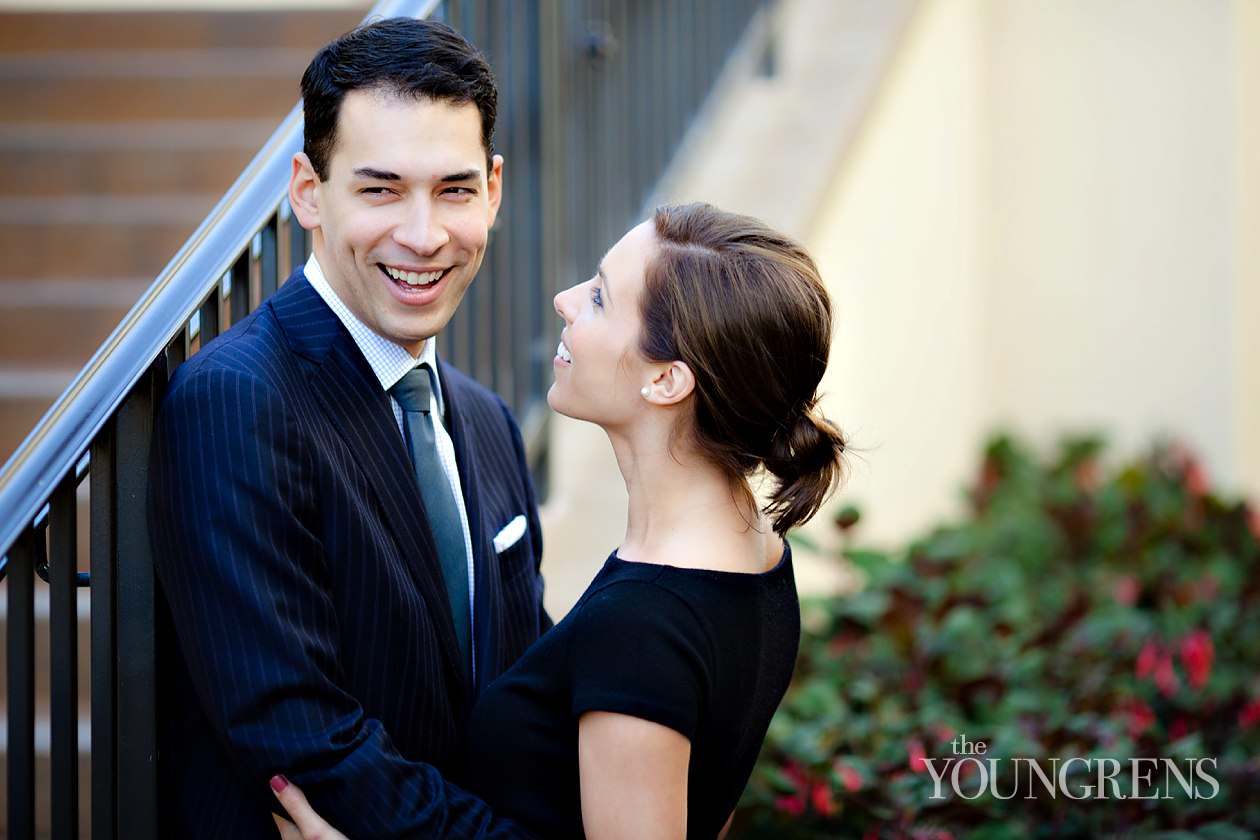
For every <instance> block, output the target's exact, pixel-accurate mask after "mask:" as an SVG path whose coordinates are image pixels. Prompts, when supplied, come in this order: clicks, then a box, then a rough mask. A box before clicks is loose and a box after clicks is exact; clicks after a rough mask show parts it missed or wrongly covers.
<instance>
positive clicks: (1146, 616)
mask: <svg viewBox="0 0 1260 840" xmlns="http://www.w3.org/2000/svg"><path fill="white" fill-rule="evenodd" d="M1101 455H1102V445H1101V443H1100V442H1099V441H1097V440H1095V439H1077V440H1071V441H1067V442H1065V443H1064V444H1062V446H1061V447H1060V449H1059V451H1058V452H1057V454H1056V455H1055V456H1054V457H1053V458H1049V459H1045V460H1044V461H1038V459H1037V458H1036V457H1034V455H1032V454H1031V453H1030V452H1029V451H1028V449H1027V448H1026V447H1024V446H1022V445H1021V444H1019V443H1018V442H1016V441H1014V440H1012V439H1010V438H1008V437H1000V438H997V439H995V440H994V441H992V442H991V443H990V444H989V446H988V447H987V450H986V452H985V456H984V459H983V464H982V466H981V469H980V473H979V476H978V478H977V480H976V484H975V486H974V488H972V489H971V491H970V493H969V497H970V504H971V515H970V516H969V517H968V518H967V519H966V520H965V521H962V522H958V523H956V524H952V525H948V526H946V527H940V528H937V529H936V530H934V531H933V532H932V533H930V534H929V535H927V536H926V537H924V538H922V539H920V540H917V541H915V542H913V543H912V544H911V545H910V546H909V547H908V548H907V549H905V550H904V551H903V552H900V553H898V554H897V555H895V556H890V555H886V554H883V553H880V552H876V551H869V550H860V549H850V550H847V551H846V552H845V554H846V557H847V559H848V561H849V562H851V563H853V564H855V565H856V566H857V567H859V568H860V569H861V570H862V571H863V572H864V573H865V575H866V577H867V585H866V586H865V587H864V589H863V590H862V591H860V592H857V593H856V594H847V595H843V596H838V597H834V598H830V599H827V600H823V601H818V602H807V603H806V604H805V605H804V606H803V617H804V620H805V626H806V629H805V632H804V637H803V639H802V642H801V651H800V659H799V661H798V663H797V671H796V676H795V679H794V681H793V684H792V687H791V689H790V690H789V692H788V696H787V697H786V698H785V699H784V702H783V704H782V706H781V707H780V709H779V712H778V714H777V715H776V716H775V719H774V721H773V723H772V724H771V728H770V732H769V735H768V737H767V739H766V744H765V747H764V749H763V751H762V755H761V758H760V760H759V763H758V765H757V768H756V770H755V772H754V775H753V779H752V781H751V783H750V784H749V787H748V790H747V792H746V793H745V796H744V799H743V801H742V802H741V805H740V809H739V810H738V811H737V812H736V821H735V827H734V830H733V831H732V832H731V835H730V836H731V837H733V838H760V837H774V838H793V837H800V838H803V837H810V838H812V837H872V838H875V837H879V838H884V837H890V838H902V837H912V838H982V839H983V840H989V839H990V838H1008V837H1009V838H1016V837H1093V836H1158V837H1179V836H1185V837H1190V836H1197V837H1219V838H1233V837H1251V836H1254V835H1253V832H1254V831H1256V830H1260V668H1258V667H1257V666H1258V665H1260V574H1258V571H1260V547H1258V539H1257V534H1258V532H1260V519H1258V518H1257V516H1256V514H1255V512H1254V511H1252V510H1251V509H1249V508H1248V507H1247V505H1246V504H1244V503H1242V502H1238V501H1230V500H1226V499H1224V498H1222V497H1221V496H1220V495H1218V494H1217V493H1215V492H1213V491H1212V490H1211V489H1210V488H1209V487H1208V486H1207V483H1206V481H1205V480H1204V476H1203V472H1202V470H1201V468H1200V467H1199V466H1198V464H1197V463H1196V462H1195V461H1194V460H1193V458H1192V457H1191V456H1190V455H1189V453H1187V452H1186V451H1185V450H1184V449H1182V448H1180V447H1178V446H1173V445H1161V446H1158V447H1156V448H1155V449H1154V450H1153V451H1152V452H1151V454H1149V455H1148V456H1146V457H1144V458H1142V459H1140V460H1138V461H1136V462H1134V463H1131V464H1128V465H1126V466H1123V467H1121V468H1118V469H1114V470H1111V471H1110V472H1109V474H1107V475H1104V474H1103V473H1104V467H1103V466H1102V461H1101ZM841 519H842V520H843V522H842V524H844V525H851V524H852V523H853V521H854V520H855V519H856V516H855V513H854V512H853V511H852V510H846V511H845V512H844V515H843V516H842V517H841ZM962 736H965V738H966V742H967V743H968V744H971V745H975V744H978V743H979V742H984V744H985V746H986V753H985V754H984V755H983V756H979V755H977V756H975V759H976V760H972V761H962V759H963V758H965V757H966V756H965V755H964V754H963V751H962V750H963V742H961V741H960V740H959V739H960V737H962ZM1074 756H1076V757H1081V758H1083V759H1088V760H1090V761H1091V762H1092V763H1090V764H1085V763H1084V762H1081V761H1078V762H1075V765H1074V769H1073V771H1072V772H1070V773H1068V774H1067V776H1065V778H1066V779H1068V781H1067V782H1065V783H1064V784H1065V786H1064V787H1062V788H1059V787H1058V786H1057V785H1055V782H1054V779H1053V773H1054V769H1055V767H1059V768H1062V767H1063V763H1062V762H1064V761H1066V759H1068V758H1069V757H1074ZM1134 757H1153V758H1167V759H1172V760H1173V763H1174V764H1176V763H1178V761H1182V762H1184V761H1185V760H1186V759H1189V758H1200V759H1205V758H1209V757H1210V758H1212V759H1215V764H1214V765H1211V764H1209V765H1206V767H1207V770H1206V772H1207V773H1209V774H1210V775H1212V776H1213V777H1214V778H1215V780H1216V781H1217V782H1218V784H1219V791H1218V792H1216V795H1215V796H1212V797H1211V798H1208V796H1209V794H1211V793H1212V792H1213V791H1212V790H1211V789H1210V788H1209V787H1207V786H1206V785H1203V784H1199V785H1198V786H1197V787H1195V788H1194V793H1195V796H1191V795H1190V794H1189V793H1187V791H1186V790H1185V789H1184V787H1183V786H1181V785H1178V784H1177V782H1176V780H1175V778H1174V779H1173V780H1172V781H1171V782H1169V783H1168V784H1167V785H1164V784H1162V783H1163V782H1164V781H1165V778H1164V777H1165V776H1166V775H1167V770H1166V766H1165V765H1164V764H1160V765H1158V767H1159V768H1160V769H1158V770H1157V772H1156V773H1155V774H1154V778H1153V782H1154V787H1152V786H1151V785H1149V784H1147V785H1144V784H1143V782H1146V781H1148V778H1147V777H1142V776H1141V775H1140V774H1139V779H1138V781H1137V782H1136V784H1137V787H1136V788H1134V787H1133V786H1132V785H1133V784H1134V779H1133V773H1132V772H1131V771H1132V769H1133V768H1134V766H1135V765H1134V764H1133V763H1132V762H1131V761H1130V759H1132V758H1134ZM1104 758H1106V759H1114V760H1115V761H1116V766H1118V767H1119V768H1120V769H1121V772H1120V773H1119V774H1118V775H1115V776H1114V779H1115V780H1116V781H1115V782H1109V783H1108V786H1107V787H1106V788H1103V787H1102V785H1097V786H1095V788H1094V793H1093V795H1090V792H1089V791H1090V789H1089V788H1085V787H1082V786H1083V785H1086V784H1089V783H1090V782H1095V781H1097V780H1096V778H1095V777H1094V774H1095V773H1096V772H1098V770H1097V768H1099V767H1103V766H1107V765H1106V764H1105V762H1102V761H1101V759H1104ZM945 759H952V760H953V763H954V764H958V765H959V767H958V769H959V770H960V771H961V772H960V773H959V775H958V777H957V778H958V780H959V781H958V783H957V784H958V789H957V790H955V789H954V785H953V783H952V782H951V776H950V775H949V774H948V772H945V771H946V768H947V767H948V768H949V769H953V764H948V765H947V764H946V762H945ZM989 759H993V760H995V762H996V763H990V764H988V765H987V769H988V770H989V771H990V772H989V773H988V774H987V775H988V776H989V777H990V778H991V780H992V781H993V782H994V783H995V784H990V785H987V786H986V785H984V784H983V782H984V776H985V775H986V774H985V773H984V772H983V771H982V770H981V768H980V767H979V766H978V765H981V764H983V763H984V762H986V761H988V760H989ZM1016 759H1018V760H1016ZM1029 759H1031V760H1034V761H1035V762H1037V763H1038V766H1039V767H1042V768H1046V769H1047V770H1048V772H1049V773H1050V774H1051V776H1052V781H1051V785H1052V786H1054V793H1055V795H1051V787H1047V786H1046V785H1044V784H1042V783H1040V782H1036V781H1034V780H1035V778H1036V777H1034V776H1032V775H1031V768H1029V767H1028V760H1029ZM929 762H931V764H930V768H931V769H932V770H934V771H937V772H938V773H940V775H941V776H942V784H939V785H938V784H937V783H936V782H935V781H934V779H933V775H934V774H933V772H929ZM1021 762H1023V764H1022V765H1021ZM1021 766H1022V767H1023V772H1017V771H1016V770H1014V769H1013V768H1019V767H1021ZM1136 766H1137V767H1138V768H1139V769H1141V767H1142V764H1141V763H1139V764H1138V765H1136ZM1178 766H1179V767H1180V768H1182V769H1188V768H1189V766H1190V765H1189V764H1186V763H1180V764H1178ZM1200 766H1201V768H1202V767H1203V766H1204V765H1200ZM1146 767H1147V768H1148V769H1149V768H1150V767H1151V764H1150V763H1148V764H1147V765H1146ZM1199 781H1203V780H1202V778H1201V777H1200V780H1199ZM1100 789H1105V790H1106V791H1107V792H1108V794H1109V795H1106V796H1105V797H1104V796H1100V795H1099V794H1098V791H1099V790H1100ZM995 791H996V793H997V795H996V796H995V795H994V793H995ZM1068 791H1075V795H1077V796H1081V798H1080V799H1073V798H1071V797H1070V796H1069V795H1068ZM1135 792H1136V793H1137V794H1138V795H1141V796H1150V795H1151V794H1152V793H1153V794H1155V795H1156V796H1157V797H1158V798H1143V799H1136V798H1132V796H1131V794H1133V793H1135ZM1012 793H1014V794H1016V795H1014V796H1011V798H1009V799H1004V798H998V797H999V796H1001V797H1006V796H1008V795H1009V794H1012ZM1082 794H1085V795H1083V796H1082Z"/></svg>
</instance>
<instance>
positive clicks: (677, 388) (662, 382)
mask: <svg viewBox="0 0 1260 840" xmlns="http://www.w3.org/2000/svg"><path fill="white" fill-rule="evenodd" d="M695 388H696V375H695V374H694V373H692V372H691V367H690V366H688V364H687V363H686V362H678V361H674V362H670V363H669V364H668V365H666V366H664V367H663V368H661V369H660V370H659V371H658V372H657V374H656V378H655V379H653V380H652V384H651V386H650V387H649V389H648V393H647V394H645V395H644V396H645V397H647V399H648V400H650V401H652V402H654V403H656V404H658V405H676V404H677V403H680V402H682V401H683V400H685V399H687V397H689V396H691V392H692V391H694V390H695Z"/></svg>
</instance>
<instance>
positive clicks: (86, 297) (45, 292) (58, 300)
mask: <svg viewBox="0 0 1260 840" xmlns="http://www.w3.org/2000/svg"><path fill="white" fill-rule="evenodd" d="M146 286H147V283H145V282H142V281H136V280H125V279H124V280H111V279H108V278H106V279H96V280H92V279H74V280H47V279H45V280H9V281H6V282H4V283H3V284H0V296H2V300H3V304H2V305H0V368H5V367H8V368H17V367H24V366H29V365H45V366H47V365H54V366H58V367H67V368H69V367H82V366H83V365H84V364H85V363H86V362H87V360H88V359H90V358H91V357H92V354H93V353H94V352H96V349H97V348H98V347H99V346H100V345H101V344H102V342H104V341H105V339H106V338H107V337H108V336H109V334H110V333H111V332H113V330H114V328H115V327H116V326H117V325H118V322H119V321H120V320H122V317H123V315H125V314H126V313H127V310H129V309H130V308H131V307H132V305H133V304H135V302H136V301H137V300H139V299H140V296H141V294H143V292H144V290H145V288H146Z"/></svg>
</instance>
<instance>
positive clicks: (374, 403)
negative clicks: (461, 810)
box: [273, 274, 475, 700]
mask: <svg viewBox="0 0 1260 840" xmlns="http://www.w3.org/2000/svg"><path fill="white" fill-rule="evenodd" d="M295 279H298V280H300V282H292V281H293V280H295ZM291 286H292V287H293V288H292V289H290V287H291ZM286 293H287V294H286ZM273 301H274V302H275V306H276V315H277V318H278V319H279V320H280V322H281V325H282V326H283V327H284V329H285V334H286V336H287V337H288V339H289V341H290V344H291V346H292V347H293V349H294V352H296V353H298V354H299V355H301V356H303V357H305V358H306V359H307V360H308V361H309V362H310V363H311V365H312V376H311V391H312V393H313V394H314V395H315V397H316V399H317V400H318V401H319V403H320V405H321V407H322V408H323V410H324V412H325V414H327V416H328V419H329V421H330V423H331V425H332V426H333V428H335V429H336V430H337V433H338V434H339V435H340V436H341V439H342V440H343V441H344V442H345V444H346V446H348V447H349V448H350V450H351V452H352V453H353V454H354V460H355V462H356V463H357V465H358V467H359V468H360V469H362V470H363V472H364V474H365V475H366V476H367V483H368V485H369V486H371V488H372V490H373V492H375V494H376V498H377V501H378V503H379V505H380V510H381V511H382V512H383V519H384V521H385V524H386V526H387V527H388V528H389V529H390V531H392V533H393V534H394V537H395V539H396V541H397V544H398V548H399V551H400V553H401V555H402V558H403V561H404V563H405V564H406V566H407V568H408V570H409V571H410V573H411V576H412V579H413V581H414V582H415V584H416V587H417V588H418V589H419V591H420V592H421V594H422V596H423V597H424V600H425V603H426V604H427V605H428V607H429V611H430V614H431V615H433V617H434V621H433V629H434V632H435V633H436V634H437V636H438V639H439V641H440V643H441V647H442V651H443V654H444V658H445V660H446V665H447V668H448V669H449V671H450V673H451V674H452V677H453V678H452V679H451V680H450V683H451V684H452V685H455V686H458V687H459V688H458V689H457V690H458V691H459V692H460V694H461V695H463V697H462V699H463V700H467V699H468V698H467V691H468V689H467V686H468V680H467V676H466V669H465V668H464V666H463V665H462V664H460V663H461V657H460V655H459V643H458V641H457V640H456V638H455V631H454V619H453V618H452V616H451V605H450V602H449V601H448V600H447V595H446V585H445V582H444V581H443V580H442V572H441V568H440V566H439V565H438V562H437V559H436V558H437V549H436V547H435V545H434V541H433V535H432V532H431V531H430V530H429V526H428V522H427V520H426V519H425V518H424V517H423V516H421V515H418V511H419V510H421V509H422V508H421V507H420V504H421V503H420V490H419V487H418V486H417V485H416V476H415V473H414V472H413V471H412V469H411V461H410V459H409V458H408V457H407V451H406V447H405V444H404V443H403V440H402V435H401V434H399V431H398V426H397V424H396V423H395V421H394V413H393V410H392V408H391V406H390V403H389V396H388V395H387V394H386V393H385V392H384V391H383V390H381V386H380V381H379V380H377V378H376V376H375V374H373V373H372V369H371V367H370V366H369V365H368V363H367V360H366V359H365V358H364V357H363V353H362V351H360V350H359V347H358V345H356V344H355V343H354V339H353V338H351V336H350V333H349V332H348V331H346V329H345V327H344V326H343V325H342V324H341V322H340V321H338V320H337V316H336V315H335V314H334V313H333V312H332V310H330V309H329V308H328V305H327V304H325V303H324V301H323V299H322V298H321V297H320V296H319V293H318V292H316V291H315V290H314V289H313V288H312V287H311V285H310V284H309V283H307V282H306V281H305V278H302V277H301V276H300V274H299V275H296V276H295V277H294V278H290V282H286V283H285V286H284V288H283V289H282V290H281V292H280V293H277V295H276V297H275V298H273ZM474 542H475V541H474Z"/></svg>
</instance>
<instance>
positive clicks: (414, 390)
mask: <svg viewBox="0 0 1260 840" xmlns="http://www.w3.org/2000/svg"><path fill="white" fill-rule="evenodd" d="M431 389H432V385H431V384H430V382H429V366H428V365H420V366H419V367H414V368H412V369H411V370H409V371H407V373H406V374H404V375H403V378H402V379H400V380H398V383H397V384H396V385H394V387H393V388H390V389H389V393H390V396H392V397H393V398H394V399H396V400H398V404H399V405H401V406H402V409H403V411H413V412H415V411H419V412H423V413H425V414H428V413H429V404H430V394H431Z"/></svg>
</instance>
